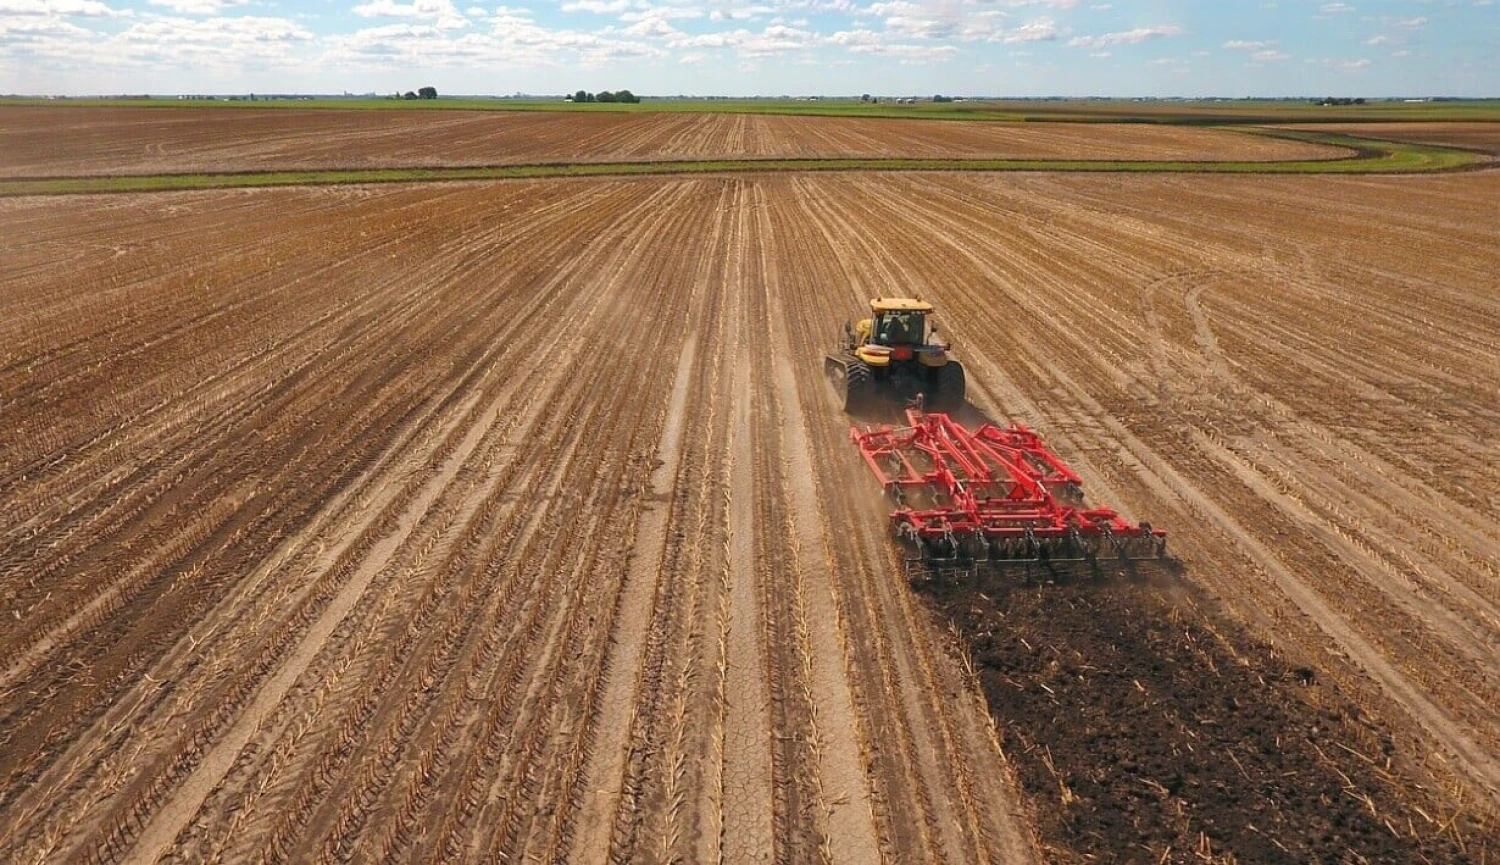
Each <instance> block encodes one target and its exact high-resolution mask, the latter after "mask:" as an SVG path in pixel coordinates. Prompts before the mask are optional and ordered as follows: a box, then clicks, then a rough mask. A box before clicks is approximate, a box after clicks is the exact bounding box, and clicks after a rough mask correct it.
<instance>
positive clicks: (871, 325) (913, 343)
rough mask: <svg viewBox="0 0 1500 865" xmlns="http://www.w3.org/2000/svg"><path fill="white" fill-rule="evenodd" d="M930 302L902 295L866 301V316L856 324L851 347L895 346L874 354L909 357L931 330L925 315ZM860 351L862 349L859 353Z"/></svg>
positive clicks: (902, 358) (908, 358)
mask: <svg viewBox="0 0 1500 865" xmlns="http://www.w3.org/2000/svg"><path fill="white" fill-rule="evenodd" d="M931 314H932V304H930V303H928V302H927V301H925V300H917V299H913V298H906V297H894V298H893V297H877V298H875V299H874V300H871V301H870V317H869V318H867V319H864V320H863V321H861V322H860V323H859V326H858V329H857V330H856V331H855V333H854V334H853V335H854V340H853V342H854V345H852V346H851V348H854V349H856V350H857V349H861V348H864V347H866V346H870V347H879V348H887V349H896V350H898V351H897V352H878V353H877V354H878V356H882V357H884V356H887V355H889V354H894V353H899V354H900V355H901V356H900V357H899V358H898V359H900V360H910V359H911V358H912V356H913V350H914V349H920V348H923V347H925V346H927V345H928V342H927V340H928V338H929V336H930V334H931V331H930V330H929V328H928V321H927V317H928V316H929V315H931ZM862 353H863V352H862Z"/></svg>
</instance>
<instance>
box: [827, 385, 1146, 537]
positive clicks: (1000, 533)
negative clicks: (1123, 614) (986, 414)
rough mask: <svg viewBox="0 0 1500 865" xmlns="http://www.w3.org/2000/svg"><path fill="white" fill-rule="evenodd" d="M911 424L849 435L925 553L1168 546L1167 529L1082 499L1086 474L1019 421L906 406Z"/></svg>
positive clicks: (900, 523) (902, 526)
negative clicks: (964, 420)
mask: <svg viewBox="0 0 1500 865" xmlns="http://www.w3.org/2000/svg"><path fill="white" fill-rule="evenodd" d="M907 419H908V420H909V421H910V426H906V427H898V428H893V427H888V426H887V427H875V428H872V429H868V430H861V429H859V428H858V427H855V428H854V429H853V430H851V431H850V438H851V439H853V440H854V443H855V444H856V445H858V446H859V449H860V452H861V453H862V454H864V458H865V462H866V463H868V464H869V466H870V469H871V470H872V471H873V472H874V473H875V477H876V478H877V479H878V480H879V481H880V485H881V486H882V487H883V488H884V489H885V490H886V491H887V493H889V494H890V495H891V497H892V498H894V499H895V500H896V502H897V503H898V504H899V505H900V506H899V507H898V508H897V509H896V510H894V511H892V512H891V524H892V526H893V527H894V529H895V531H896V534H897V536H899V537H900V538H902V539H903V540H904V541H907V542H908V543H910V544H913V545H915V546H916V547H918V549H919V552H920V553H921V558H922V560H923V561H927V562H932V561H938V562H941V561H945V560H958V561H976V560H1040V559H1087V560H1092V559H1093V558H1094V557H1095V556H1096V555H1097V554H1098V553H1099V552H1100V551H1101V550H1102V549H1104V548H1105V547H1106V546H1108V547H1109V548H1111V549H1112V551H1113V552H1114V553H1115V554H1117V555H1118V556H1120V557H1122V558H1127V559H1134V558H1144V557H1146V556H1160V555H1164V553H1165V548H1166V532H1163V531H1161V530H1159V529H1152V528H1151V526H1150V525H1149V524H1144V523H1143V524H1140V525H1137V524H1135V523H1131V522H1129V521H1128V520H1126V519H1124V518H1123V517H1121V516H1120V515H1119V514H1116V513H1115V512H1114V511H1112V510H1110V509H1108V508H1085V507H1084V506H1083V493H1082V489H1083V487H1082V481H1081V480H1080V479H1079V477H1078V475H1077V474H1075V473H1074V472H1073V470H1072V469H1070V468H1068V466H1067V464H1066V463H1064V462H1063V461H1062V460H1061V459H1060V458H1058V456H1057V455H1056V454H1054V453H1052V452H1051V451H1050V450H1048V449H1047V447H1046V445H1044V444H1043V443H1042V440H1041V438H1040V437H1038V436H1037V434H1036V433H1034V432H1032V431H1031V430H1029V429H1027V428H1026V427H1023V426H1021V425H1019V424H1012V425H1010V426H1008V427H1003V428H1002V427H998V426H995V425H994V424H985V425H984V426H981V427H979V428H978V429H977V430H975V431H973V432H970V431H969V430H968V429H967V428H966V427H964V426H963V425H962V424H960V423H958V422H957V421H955V420H953V419H952V418H951V417H949V416H948V415H946V414H942V413H938V412H932V413H923V412H922V411H920V410H917V409H909V410H908V411H907Z"/></svg>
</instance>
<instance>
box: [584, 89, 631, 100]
mask: <svg viewBox="0 0 1500 865" xmlns="http://www.w3.org/2000/svg"><path fill="white" fill-rule="evenodd" d="M568 101H569V102H640V101H641V97H639V96H637V95H635V94H634V93H631V92H630V91H629V90H616V91H615V92H613V93H611V92H609V91H608V90H603V91H600V92H599V93H590V92H588V91H587V90H580V91H578V92H577V93H574V94H573V95H572V96H569V97H568Z"/></svg>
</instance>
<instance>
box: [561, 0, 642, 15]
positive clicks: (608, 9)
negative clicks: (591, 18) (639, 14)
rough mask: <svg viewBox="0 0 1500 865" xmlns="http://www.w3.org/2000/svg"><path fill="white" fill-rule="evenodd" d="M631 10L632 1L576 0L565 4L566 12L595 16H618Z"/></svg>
mask: <svg viewBox="0 0 1500 865" xmlns="http://www.w3.org/2000/svg"><path fill="white" fill-rule="evenodd" d="M629 8H630V0H574V2H571V3H564V4H563V5H562V11H564V12H592V13H593V14H595V15H618V14H620V13H621V12H624V11H625V10H626V9H629Z"/></svg>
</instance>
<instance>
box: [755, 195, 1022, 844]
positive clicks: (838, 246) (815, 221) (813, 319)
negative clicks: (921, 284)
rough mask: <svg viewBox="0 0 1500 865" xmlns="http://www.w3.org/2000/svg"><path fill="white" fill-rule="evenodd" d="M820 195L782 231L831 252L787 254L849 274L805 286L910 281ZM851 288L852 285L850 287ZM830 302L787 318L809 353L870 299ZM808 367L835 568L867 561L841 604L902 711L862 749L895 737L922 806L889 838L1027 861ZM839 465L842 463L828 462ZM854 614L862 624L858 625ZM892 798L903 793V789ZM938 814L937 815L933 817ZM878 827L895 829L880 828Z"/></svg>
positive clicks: (994, 762) (958, 688)
mask: <svg viewBox="0 0 1500 865" xmlns="http://www.w3.org/2000/svg"><path fill="white" fill-rule="evenodd" d="M794 183H799V184H800V183H806V182H805V181H797V182H794ZM818 186H821V184H818ZM820 192H822V190H820V189H818V188H817V186H813V185H812V184H807V188H804V189H802V190H801V194H798V195H796V196H795V198H792V197H789V200H796V201H797V202H798V203H799V204H800V205H801V207H800V208H799V210H798V211H797V212H796V213H794V214H788V215H786V216H785V217H784V220H785V221H784V222H783V223H782V228H783V230H786V231H790V230H791V229H790V228H789V226H791V225H795V224H797V223H799V222H801V223H806V224H808V225H810V226H811V227H812V230H814V231H816V233H817V234H818V235H820V236H821V243H823V244H827V245H828V246H829V247H831V250H830V251H824V250H817V249H804V250H800V251H798V252H797V253H795V254H796V255H797V256H798V260H803V261H808V262H813V261H817V262H822V261H829V262H834V263H835V264H834V265H833V266H834V267H838V268H840V269H844V270H845V272H838V271H834V272H832V273H818V272H817V271H818V270H820V268H809V272H810V274H815V275H812V276H809V279H810V280H816V282H814V283H813V286H816V285H819V284H821V285H849V286H859V285H871V286H877V285H897V286H912V285H913V282H912V280H911V279H910V278H909V276H910V275H909V274H902V273H900V272H899V271H892V270H889V269H888V268H891V267H892V266H893V262H894V258H893V257H892V256H890V255H889V254H888V250H885V249H882V248H881V247H880V246H878V245H876V243H877V242H876V241H873V240H871V239H870V238H868V237H867V236H865V235H863V234H862V233H861V232H859V231H857V230H855V229H854V226H852V225H850V224H849V222H848V217H847V216H846V214H847V213H849V212H850V211H845V210H842V209H838V208H836V207H835V206H834V205H833V204H832V200H831V199H832V197H831V196H827V195H820V194H819V193H820ZM815 242H817V241H815ZM789 289H790V291H789V293H790V294H791V295H792V296H796V297H799V298H801V297H804V296H805V297H810V298H816V297H819V296H820V295H822V294H823V293H822V292H820V291H818V290H816V288H814V287H811V286H800V285H798V286H795V287H794V286H790V285H789ZM855 291H858V289H857V288H856V289H854V290H853V291H851V292H850V294H853V293H854V292H855ZM875 293H878V292H875ZM823 296H824V297H826V295H823ZM831 300H832V302H833V303H834V304H836V305H837V307H836V308H835V309H828V308H827V307H826V305H825V307H824V308H823V309H816V308H815V309H810V310H808V311H807V312H806V313H802V314H797V315H794V316H793V317H792V320H793V321H796V322H799V323H801V324H802V325H803V328H804V330H803V334H802V338H801V344H802V345H803V346H805V347H806V351H805V352H804V354H805V355H811V356H816V352H817V351H818V348H815V347H821V346H822V345H823V341H824V340H825V339H827V336H826V332H823V331H818V330H810V328H813V327H815V326H816V323H820V322H832V321H837V320H839V318H841V317H844V316H847V315H848V309H850V308H851V307H850V306H847V305H846V304H857V305H856V306H854V307H853V308H858V305H863V304H864V303H866V302H867V298H860V299H859V300H854V298H853V297H849V298H848V299H847V300H846V301H844V302H843V303H840V301H839V300H838V299H837V298H833V299H831ZM825 304H826V301H825ZM815 366H816V365H815ZM804 373H805V376H806V377H805V378H804V381H806V380H808V379H812V380H813V381H817V382H819V384H818V386H817V387H816V389H814V390H812V393H815V394H818V395H819V397H820V399H816V400H813V399H810V400H809V402H808V404H806V405H805V406H804V409H803V410H804V413H805V415H806V416H808V417H810V418H815V420H814V421H813V429H815V430H816V433H815V434H814V440H815V441H821V442H822V443H823V448H824V452H825V453H826V454H828V457H827V459H828V460H830V461H836V462H831V463H829V462H825V463H823V466H824V467H828V468H827V470H828V471H833V472H835V475H834V477H836V478H837V479H833V478H830V477H829V476H822V477H820V478H819V489H820V495H821V496H822V497H823V499H824V500H825V501H827V502H829V503H830V504H829V512H830V517H829V520H828V523H827V526H828V528H827V531H828V532H829V533H830V535H831V536H833V537H835V538H840V537H842V542H841V543H840V555H839V559H840V562H841V564H844V563H848V564H846V565H845V566H846V567H847V566H848V565H849V564H852V562H854V561H860V562H868V563H870V564H869V565H868V566H867V567H868V569H866V567H861V568H860V569H859V573H860V577H861V579H860V582H859V583H858V584H856V585H855V586H853V587H851V588H848V589H845V590H843V591H842V592H841V594H842V595H843V596H844V597H845V598H847V599H849V601H850V604H851V606H850V609H849V611H847V612H846V615H848V616H850V621H851V622H852V625H851V631H852V632H854V633H856V634H865V633H870V634H875V635H877V640H876V642H875V644H874V645H873V646H868V647H861V646H858V644H857V643H856V648H855V651H856V653H859V652H861V651H866V652H870V651H872V650H873V652H872V654H869V655H866V656H865V660H863V661H860V662H858V663H857V666H859V667H861V668H873V669H878V670H881V677H882V679H883V681H882V682H881V685H880V686H881V687H882V688H885V689H887V694H888V696H887V701H888V703H889V705H890V706H900V707H901V713H902V715H901V716H900V720H899V721H897V722H896V723H897V727H896V729H898V730H900V731H901V732H900V733H898V734H896V736H892V735H891V733H890V732H883V731H880V726H879V725H880V723H881V721H880V719H879V718H878V717H877V718H876V719H875V720H874V724H875V725H876V732H875V733H874V734H873V735H872V736H871V741H870V747H871V748H872V749H874V750H875V751H876V753H877V754H883V752H885V749H886V747H887V745H888V744H889V743H892V742H895V743H899V744H898V745H897V746H896V747H897V748H899V750H900V752H901V757H902V758H903V759H904V760H908V761H911V762H908V763H907V764H906V765H907V767H908V768H906V769H905V772H907V773H910V774H908V775H907V779H906V781H905V782H904V783H905V785H906V787H907V789H909V790H912V791H915V792H917V793H918V795H919V796H920V797H921V798H920V799H918V800H917V801H920V802H922V803H923V816H922V819H921V824H920V828H915V827H913V828H914V829H915V831H913V828H908V829H905V830H904V831H906V832H913V834H912V835H911V836H907V837H901V836H899V835H898V836H897V840H896V841H895V844H896V846H897V847H898V848H900V849H906V850H910V849H913V847H912V846H909V845H915V844H916V843H918V842H917V840H916V839H917V838H920V839H922V840H921V842H920V843H921V844H922V845H923V847H922V848H916V849H925V851H926V852H925V853H924V854H922V855H925V856H931V857H939V858H943V859H945V860H947V861H991V860H996V859H1004V858H1007V857H1010V858H1015V857H1018V856H1023V855H1024V856H1027V858H1029V856H1030V855H1031V854H1030V843H1029V839H1027V838H1026V836H1025V834H1024V832H1022V831H1021V830H1020V829H1019V828H1018V827H1017V826H1016V825H1015V824H1014V822H1013V821H1012V820H1011V819H1010V815H1011V813H1012V812H1013V811H1014V810H1015V804H1014V801H1013V800H1012V797H1011V796H1010V795H1009V792H1010V785H1009V784H994V783H993V782H992V781H987V782H986V783H983V784H981V783H979V781H978V779H979V778H980V777H984V778H986V779H994V778H1010V777H1011V775H1010V773H1009V770H1008V769H1007V768H1006V767H1005V761H1004V758H1003V756H1002V755H1001V754H1000V752H999V750H998V747H997V743H996V741H995V739H994V737H993V735H992V732H991V730H990V724H989V719H988V718H987V717H985V715H984V713H983V709H982V706H981V705H980V704H979V703H978V702H977V700H975V699H974V697H973V692H972V691H968V690H967V689H968V679H967V678H966V676H965V674H964V673H963V672H962V671H961V670H960V669H958V668H957V667H956V662H955V660H954V659H952V658H951V657H939V656H935V655H932V654H930V652H931V650H930V649H927V648H924V647H927V646H933V645H941V644H942V640H941V639H939V638H938V637H937V635H936V634H935V633H934V632H933V631H932V630H929V629H930V628H931V626H932V623H931V622H930V621H929V620H928V619H927V618H926V614H925V611H919V610H918V609H917V608H916V607H915V606H914V604H913V601H912V598H911V596H910V594H909V593H908V592H907V589H906V586H905V582H904V580H901V579H899V578H893V576H892V575H894V574H899V573H900V572H901V569H900V565H899V563H898V561H897V560H896V558H895V557H894V556H893V551H892V549H891V546H890V545H889V543H888V542H887V540H886V539H885V538H884V537H881V536H878V535H877V534H876V533H875V529H874V528H872V527H877V526H883V525H884V518H883V515H882V514H881V513H880V512H879V511H878V509H877V508H876V507H875V505H874V502H873V501H870V500H864V501H859V500H857V499H856V500H851V499H850V497H849V496H848V495H846V494H844V493H843V492H842V491H843V490H848V489H859V488H860V486H859V485H860V484H861V483H866V482H867V479H865V478H863V477H862V476H860V475H859V474H858V473H857V472H854V471H851V469H852V468H854V467H853V466H851V465H850V463H848V462H845V460H844V459H842V458H841V456H840V455H843V456H848V453H847V449H848V447H849V445H848V442H847V426H844V425H843V423H842V421H843V420H844V416H843V415H842V413H841V412H838V411H836V406H834V405H833V403H832V400H831V396H830V395H829V394H828V392H827V388H826V387H823V386H822V385H821V369H818V368H813V369H809V370H805V371H804ZM841 463H842V464H843V466H844V468H843V469H842V470H834V469H832V468H831V466H834V465H839V464H841ZM877 568H878V571H877V570H876V569H877ZM869 616H873V617H874V621H870V620H869V619H868V618H865V617H869ZM861 618H865V621H863V622H861V621H860V619H861ZM891 720H895V719H891ZM887 723H889V721H887ZM976 767H977V768H976ZM886 771H887V772H889V771H890V770H889V769H887V770H886ZM887 777H888V778H889V777H894V775H888V776H887ZM887 795H890V794H887ZM900 795H902V796H903V797H904V798H910V793H904V794H900ZM886 801H888V802H889V801H890V800H889V799H887V800H886ZM939 814H942V815H944V816H942V817H941V818H940V817H938V816H937V815H939ZM886 831H888V832H890V831H893V829H892V827H890V826H887V827H886ZM894 831H903V830H901V829H899V828H898V829H896V830H894ZM901 855H902V856H903V857H905V856H909V855H911V854H910V853H909V852H907V853H903V854H901Z"/></svg>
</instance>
